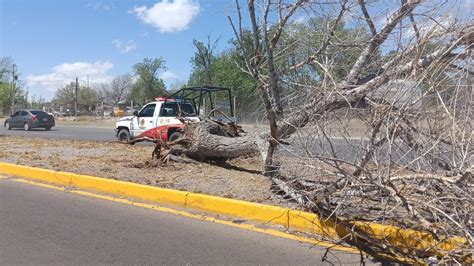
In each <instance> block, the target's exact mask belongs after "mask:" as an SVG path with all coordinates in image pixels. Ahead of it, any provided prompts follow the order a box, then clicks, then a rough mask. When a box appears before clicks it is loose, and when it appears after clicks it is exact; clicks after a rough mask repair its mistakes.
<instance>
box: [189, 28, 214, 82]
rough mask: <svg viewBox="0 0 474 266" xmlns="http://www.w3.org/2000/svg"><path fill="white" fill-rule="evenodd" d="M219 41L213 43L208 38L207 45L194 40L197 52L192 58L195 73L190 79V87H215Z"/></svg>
mask: <svg viewBox="0 0 474 266" xmlns="http://www.w3.org/2000/svg"><path fill="white" fill-rule="evenodd" d="M217 43H218V40H215V41H213V42H212V41H211V37H210V36H208V37H207V43H206V44H205V43H204V42H202V41H198V40H196V39H194V40H193V44H194V47H195V48H196V52H195V53H194V56H193V57H192V58H191V65H192V66H193V72H192V74H191V77H190V79H189V83H190V84H189V85H191V86H201V85H208V86H212V85H214V76H215V73H214V67H213V64H214V62H215V61H216V59H217V58H216V55H215V50H216V47H217Z"/></svg>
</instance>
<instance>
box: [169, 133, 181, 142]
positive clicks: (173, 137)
mask: <svg viewBox="0 0 474 266" xmlns="http://www.w3.org/2000/svg"><path fill="white" fill-rule="evenodd" d="M181 136H183V134H181V133H179V132H173V133H172V134H171V135H170V137H169V138H168V141H175V140H177V139H179V138H181Z"/></svg>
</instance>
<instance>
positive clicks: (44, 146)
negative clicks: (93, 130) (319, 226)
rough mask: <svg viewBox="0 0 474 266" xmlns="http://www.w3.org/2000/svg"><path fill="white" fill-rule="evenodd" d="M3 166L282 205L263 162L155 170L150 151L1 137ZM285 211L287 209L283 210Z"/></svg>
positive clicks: (244, 160)
mask: <svg viewBox="0 0 474 266" xmlns="http://www.w3.org/2000/svg"><path fill="white" fill-rule="evenodd" d="M0 144H1V146H2V150H1V151H0V161H3V162H8V163H15V164H21V165H28V166H34V167H41V168H47V169H52V170H58V171H67V172H73V173H79V174H87V175H93V176H99V177H105V178H112V179H117V180H124V181H131V182H136V183H140V184H147V185H152V186H159V187H164V188H174V189H179V190H186V191H192V192H200V193H205V194H210V195H216V196H223V197H228V198H236V199H242V200H247V201H252V202H261V203H268V204H279V205H284V204H286V203H283V202H279V200H277V199H275V198H274V197H272V195H271V192H270V185H271V183H270V181H269V180H268V179H267V178H266V177H264V176H262V175H260V174H259V169H260V167H261V162H260V161H259V160H258V159H256V158H241V159H235V160H232V161H230V162H229V163H228V164H221V165H210V164H206V163H199V164H184V163H172V164H169V165H162V166H156V162H155V161H152V160H151V151H152V147H151V146H142V145H135V146H129V145H124V144H120V143H107V142H91V141H72V140H47V139H38V138H22V137H8V136H0ZM284 206H286V205H284Z"/></svg>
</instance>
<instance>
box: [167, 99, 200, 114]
mask: <svg viewBox="0 0 474 266" xmlns="http://www.w3.org/2000/svg"><path fill="white" fill-rule="evenodd" d="M181 112H182V116H196V112H195V111H194V107H193V105H192V104H190V103H182V104H181ZM178 113H179V108H178V104H177V103H176V102H166V103H165V104H164V105H163V109H162V110H161V116H164V117H176V116H178Z"/></svg>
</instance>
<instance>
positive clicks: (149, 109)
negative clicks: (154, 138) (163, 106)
mask: <svg viewBox="0 0 474 266" xmlns="http://www.w3.org/2000/svg"><path fill="white" fill-rule="evenodd" d="M155 111H156V104H155V103H150V104H148V105H146V106H145V107H143V109H142V110H141V111H140V112H139V113H138V116H135V117H134V118H133V120H132V127H133V129H132V130H131V132H130V133H131V134H132V137H139V136H140V134H142V133H143V132H145V131H147V130H150V129H152V128H155V127H156V117H155Z"/></svg>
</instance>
